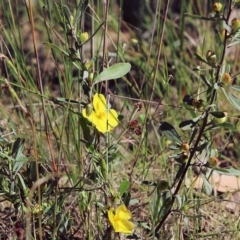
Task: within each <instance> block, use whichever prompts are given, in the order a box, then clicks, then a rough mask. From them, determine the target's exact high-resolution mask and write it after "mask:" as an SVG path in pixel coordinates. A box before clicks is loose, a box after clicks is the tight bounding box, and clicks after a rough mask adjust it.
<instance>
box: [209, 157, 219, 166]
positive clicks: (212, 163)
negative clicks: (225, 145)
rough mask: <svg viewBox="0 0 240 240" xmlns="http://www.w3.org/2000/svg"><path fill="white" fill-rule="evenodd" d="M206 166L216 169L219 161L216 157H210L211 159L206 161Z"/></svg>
mask: <svg viewBox="0 0 240 240" xmlns="http://www.w3.org/2000/svg"><path fill="white" fill-rule="evenodd" d="M207 163H208V165H209V166H210V167H217V166H218V164H219V160H218V158H217V157H215V156H212V157H210V158H209V159H208V162H207Z"/></svg>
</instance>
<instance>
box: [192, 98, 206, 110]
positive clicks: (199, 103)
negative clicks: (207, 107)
mask: <svg viewBox="0 0 240 240" xmlns="http://www.w3.org/2000/svg"><path fill="white" fill-rule="evenodd" d="M192 106H193V107H195V108H196V109H197V110H199V111H202V110H203V109H204V103H203V100H202V99H198V100H197V99H193V101H192Z"/></svg>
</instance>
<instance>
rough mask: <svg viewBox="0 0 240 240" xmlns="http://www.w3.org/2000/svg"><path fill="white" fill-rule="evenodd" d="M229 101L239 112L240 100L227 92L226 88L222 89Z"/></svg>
mask: <svg viewBox="0 0 240 240" xmlns="http://www.w3.org/2000/svg"><path fill="white" fill-rule="evenodd" d="M221 89H222V91H223V93H224V95H225V96H226V98H227V100H228V101H229V102H230V103H231V104H232V106H233V107H235V108H236V109H237V110H240V99H238V98H236V97H235V96H233V95H232V94H231V93H230V92H227V91H226V90H225V88H221Z"/></svg>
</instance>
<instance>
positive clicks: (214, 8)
mask: <svg viewBox="0 0 240 240" xmlns="http://www.w3.org/2000/svg"><path fill="white" fill-rule="evenodd" d="M212 11H213V12H214V13H220V12H221V11H222V4H221V3H220V2H215V3H214V4H213V5H212Z"/></svg>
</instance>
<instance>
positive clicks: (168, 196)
mask: <svg viewBox="0 0 240 240" xmlns="http://www.w3.org/2000/svg"><path fill="white" fill-rule="evenodd" d="M173 201H174V198H173V196H172V193H171V192H170V191H167V192H164V193H163V195H162V203H163V205H162V207H161V209H160V212H159V220H158V221H161V219H162V218H163V217H164V216H165V214H166V213H167V212H168V211H169V210H170V209H171V207H172V204H173Z"/></svg>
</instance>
